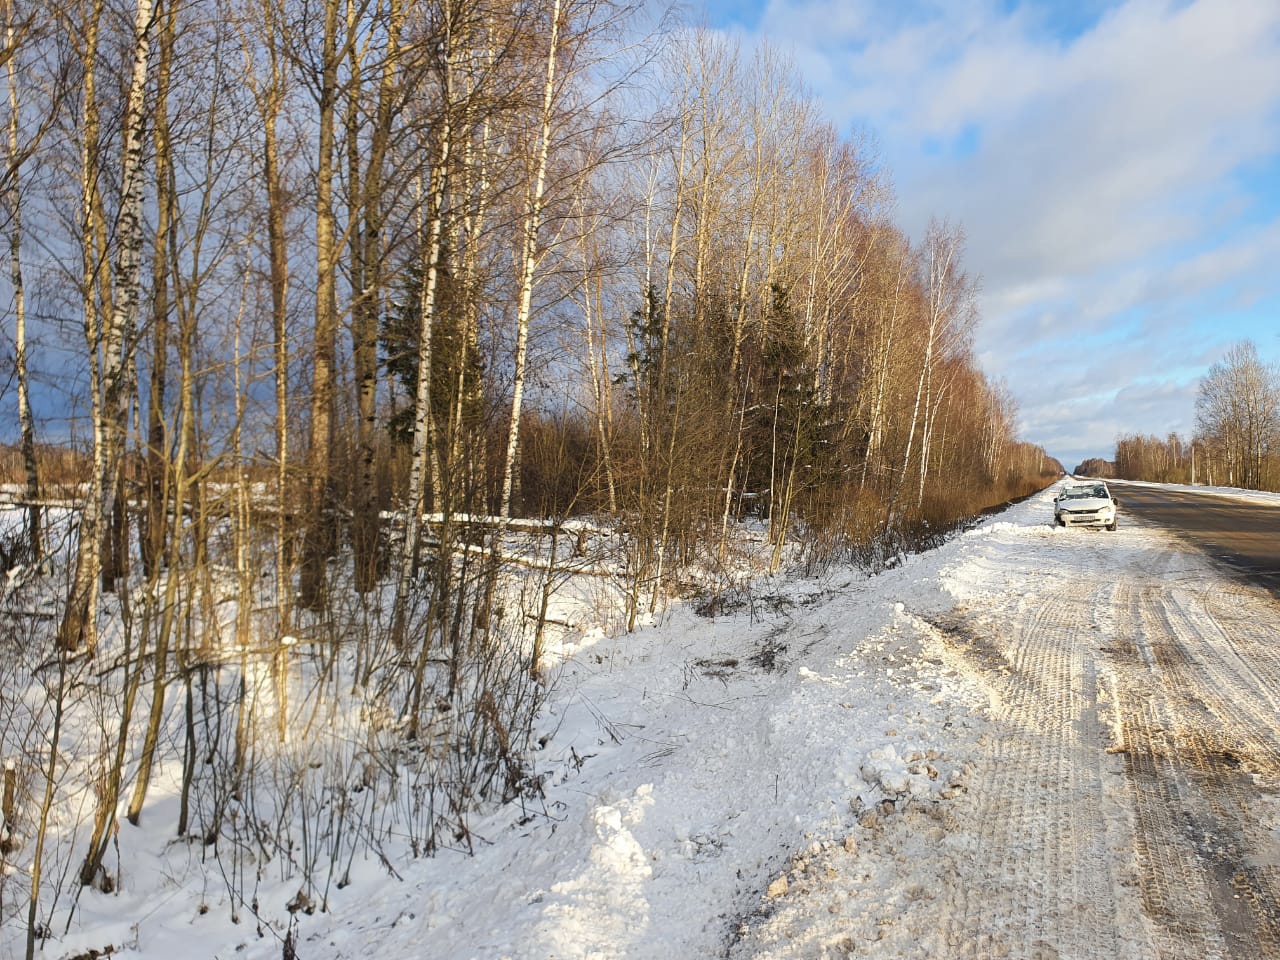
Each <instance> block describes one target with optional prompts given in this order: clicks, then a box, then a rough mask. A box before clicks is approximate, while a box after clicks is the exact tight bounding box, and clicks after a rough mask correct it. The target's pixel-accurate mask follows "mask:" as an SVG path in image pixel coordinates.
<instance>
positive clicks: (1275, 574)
mask: <svg viewBox="0 0 1280 960" xmlns="http://www.w3.org/2000/svg"><path fill="white" fill-rule="evenodd" d="M1109 486H1110V487H1111V491H1112V494H1113V495H1114V496H1115V497H1116V498H1117V499H1118V500H1119V501H1120V522H1121V523H1124V517H1125V515H1126V514H1129V515H1132V516H1135V517H1139V518H1141V519H1143V520H1150V521H1152V522H1154V523H1158V524H1160V525H1161V526H1164V527H1167V528H1169V529H1170V530H1171V531H1173V532H1175V533H1178V534H1179V535H1180V536H1182V537H1184V538H1185V539H1187V540H1188V541H1190V542H1191V543H1193V544H1195V545H1196V546H1197V547H1199V548H1200V549H1201V550H1203V551H1204V552H1205V553H1207V554H1208V555H1209V556H1211V557H1213V558H1214V559H1215V560H1218V561H1219V562H1221V563H1224V564H1226V565H1227V566H1228V567H1229V568H1230V569H1232V570H1234V571H1235V572H1236V573H1237V574H1239V575H1241V576H1243V577H1245V578H1246V579H1248V580H1250V581H1252V582H1253V583H1256V584H1258V585H1260V586H1265V587H1267V588H1269V589H1270V590H1271V591H1272V592H1273V593H1274V594H1276V596H1280V506H1274V505H1271V504H1264V503H1249V502H1247V501H1243V500H1235V499H1232V498H1229V497H1219V496H1214V495H1213V494H1210V493H1199V492H1188V491H1185V490H1168V489H1164V488H1160V487H1146V486H1139V485H1134V484H1128V483H1122V482H1120V481H1109Z"/></svg>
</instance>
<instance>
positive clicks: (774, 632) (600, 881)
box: [0, 488, 1252, 960]
mask: <svg viewBox="0 0 1280 960" xmlns="http://www.w3.org/2000/svg"><path fill="white" fill-rule="evenodd" d="M1198 489H1199V488H1198ZM1250 496H1252V495H1250ZM1052 497H1053V489H1052V488H1051V489H1050V490H1048V491H1045V492H1043V493H1041V494H1038V495H1036V496H1035V497H1032V498H1031V499H1029V500H1027V501H1024V502H1023V503H1021V504H1018V505H1016V506H1014V507H1012V508H1010V509H1009V510H1007V511H1006V512H1004V513H1003V514H1001V515H998V516H996V517H992V518H989V519H987V520H986V521H984V522H982V523H980V524H978V525H977V526H975V527H974V528H972V529H970V530H968V531H967V532H965V533H963V534H960V535H957V536H955V537H954V538H952V539H951V540H950V541H949V542H948V543H946V544H944V545H943V546H942V547H940V548H938V549H936V550H933V551H930V552H928V553H926V554H921V555H917V556H913V557H910V558H908V559H907V560H906V561H905V562H904V563H902V564H901V565H900V566H898V567H896V568H894V569H891V570H888V571H886V572H884V573H881V574H879V575H877V576H874V577H870V576H867V575H864V574H862V573H860V572H857V571H855V570H852V569H843V568H842V569H838V570H835V571H832V572H830V573H828V575H826V576H825V577H822V578H819V579H812V580H797V579H782V578H779V579H777V580H770V581H760V582H757V583H755V584H754V585H753V587H752V590H751V593H750V596H749V597H748V598H745V600H744V602H743V603H742V605H741V606H740V607H739V608H738V609H734V610H729V611H726V612H723V613H722V615H720V616H716V617H714V618H704V617H700V616H698V615H697V614H696V613H695V612H694V610H693V609H692V608H691V606H689V605H677V606H674V607H672V608H671V609H670V610H668V611H667V612H666V613H665V614H664V615H663V616H662V617H661V618H658V620H657V622H655V623H653V624H652V625H650V626H646V627H644V628H643V629H640V630H637V631H636V632H635V633H632V634H625V633H623V634H618V635H608V634H606V633H605V632H604V631H602V630H598V629H597V630H588V631H585V632H583V633H579V634H575V635H574V641H573V642H572V643H565V644H564V645H562V646H561V647H558V648H556V649H555V650H553V651H552V654H553V655H556V654H558V656H559V657H560V658H561V659H560V661H559V663H558V665H557V666H556V667H555V669H554V670H553V681H552V682H553V687H552V691H551V694H550V696H549V698H548V706H547V708H546V710H545V712H544V714H543V715H542V716H541V717H540V720H539V734H540V737H542V738H543V739H544V742H545V746H544V747H543V748H542V749H541V750H540V751H539V753H538V755H537V756H536V757H535V763H536V766H537V769H538V771H539V772H540V773H541V774H542V775H543V777H544V787H543V794H544V795H543V797H542V798H540V802H538V803H537V804H536V805H534V804H531V803H529V802H528V801H525V802H523V803H516V804H512V805H510V806H508V807H505V808H502V809H499V810H496V811H494V812H492V813H490V814H489V815H487V816H486V818H485V819H483V820H480V821H475V822H474V823H473V834H474V836H473V845H474V850H473V852H472V853H468V852H467V851H465V850H463V849H457V850H442V851H440V852H438V853H437V855H435V856H434V857H430V858H412V857H410V856H408V854H407V853H405V852H400V853H398V854H396V855H394V856H392V858H391V859H390V862H388V863H385V864H384V863H379V862H377V861H375V860H374V859H373V858H372V857H366V858H365V859H357V861H356V862H355V863H353V864H352V867H351V878H350V879H351V882H350V883H349V884H348V885H346V886H344V887H343V888H342V889H332V890H330V891H329V892H328V894H327V901H328V903H327V906H328V909H327V911H326V910H318V909H317V910H314V911H313V912H309V911H308V907H310V906H313V905H310V904H305V903H299V902H298V901H297V900H296V899H295V898H296V897H297V895H298V893H299V891H298V890H297V888H296V884H294V885H290V884H288V883H284V882H279V881H277V880H275V879H273V877H272V876H271V873H270V870H269V869H268V870H266V871H264V875H263V877H262V878H261V879H260V881H259V882H258V884H257V886H256V895H255V902H256V904H257V911H258V914H259V915H258V916H257V917H255V916H253V915H252V911H245V910H237V909H235V908H234V907H233V905H232V904H231V903H230V902H229V901H228V899H227V897H226V894H225V890H226V884H225V883H223V882H222V881H221V880H220V879H219V878H218V875H217V874H218V870H219V867H218V865H217V863H216V862H215V861H214V860H213V859H212V857H211V856H209V857H206V854H205V852H204V851H202V850H200V849H199V848H198V846H197V847H192V846H188V845H185V844H178V843H174V842H172V840H171V838H170V830H171V825H172V823H173V820H174V817H173V816H172V815H171V812H170V811H169V810H167V809H166V810H163V811H156V812H155V813H154V814H153V815H149V816H146V817H144V820H143V824H142V826H141V827H133V826H130V825H128V824H126V823H123V822H122V824H121V827H120V830H121V837H120V847H121V848H122V849H123V850H124V852H122V853H121V855H120V856H121V859H120V863H121V865H122V868H123V876H122V880H121V883H120V885H119V888H118V890H117V891H116V892H114V893H112V894H103V893H100V892H97V891H93V890H89V889H86V890H84V891H83V892H82V893H81V894H80V901H79V911H78V913H77V916H76V919H75V921H74V923H73V924H72V926H71V929H70V930H69V931H65V932H64V931H62V930H56V931H54V939H53V940H52V941H50V942H49V943H48V944H47V945H46V947H45V954H44V955H46V956H51V957H62V956H75V955H77V954H78V953H81V952H84V951H88V950H90V949H98V950H102V949H104V948H105V947H107V946H108V945H110V946H112V947H113V948H114V953H115V955H120V956H129V957H139V958H145V960H152V958H154V960H169V958H172V957H175V956H196V955H199V956H210V957H228V958H229V957H243V958H268V957H270V958H278V957H280V956H281V955H282V949H283V945H282V938H283V937H285V936H286V934H288V935H290V936H291V937H292V938H293V939H294V944H295V945H296V950H297V955H298V956H299V957H305V958H316V957H328V958H335V960H336V958H355V957H369V956H378V957H385V958H396V957H405V958H410V957H413V958H418V957H424V956H429V957H437V958H450V960H465V958H473V957H474V958H510V960H517V958H528V960H546V958H557V960H570V958H583V960H585V958H637V960H643V958H652V960H676V958H691V957H707V956H724V955H726V952H727V955H729V956H732V957H746V956H753V957H755V956H770V957H774V956H776V957H800V956H813V957H817V956H828V955H830V956H844V955H851V954H853V953H854V952H867V953H878V954H879V955H882V956H898V955H903V953H904V952H908V953H909V955H917V954H916V953H914V952H910V951H908V944H916V945H919V944H925V945H927V944H928V942H929V940H928V931H927V930H925V931H922V930H921V929H920V926H919V923H918V922H917V921H916V920H914V919H913V918H914V916H915V912H914V911H915V907H916V905H917V904H919V903H922V902H924V901H927V900H928V899H929V898H931V897H932V896H933V895H934V892H935V891H936V890H937V889H938V888H939V885H940V884H943V883H945V877H943V876H941V872H942V871H943V870H944V869H945V864H946V863H947V862H948V858H950V859H951V860H954V858H955V857H957V856H963V854H964V850H963V845H964V844H965V843H969V842H971V838H965V837H958V836H954V835H952V834H951V832H950V828H949V825H948V817H947V814H946V810H947V805H948V803H949V802H950V801H951V799H952V798H954V797H956V796H958V795H961V794H963V792H964V790H965V784H966V778H967V777H968V775H969V773H970V771H971V769H972V764H973V762H974V758H976V757H977V756H979V754H980V753H981V744H982V743H983V742H984V738H986V737H989V736H990V735H991V726H990V721H989V712H990V707H991V700H990V697H991V694H990V693H989V691H988V688H987V687H985V686H984V685H983V684H982V683H981V682H980V681H979V679H978V678H977V677H976V676H974V675H973V674H972V672H971V671H968V670H966V669H965V668H964V666H963V665H962V664H960V663H958V662H957V661H956V659H955V658H954V657H953V656H951V655H949V654H948V652H947V650H946V649H945V648H944V644H943V643H942V642H941V640H940V638H939V635H938V631H937V630H936V629H935V628H934V627H933V626H931V623H932V622H933V621H934V620H936V619H937V618H938V617H939V616H942V615H944V614H945V613H946V612H947V611H949V610H951V609H952V608H953V607H955V606H956V605H957V604H967V605H969V606H971V607H973V606H980V605H982V604H985V603H1004V604H1008V603H1016V602H1018V598H1020V597H1025V596H1027V595H1031V594H1035V593H1037V592H1041V591H1043V590H1044V589H1046V585H1047V584H1049V583H1052V581H1053V579H1054V578H1057V577H1063V576H1071V575H1072V574H1073V572H1077V573H1078V572H1081V571H1084V570H1086V569H1090V568H1092V567H1094V566H1096V565H1097V563H1098V562H1099V554H1100V551H1102V550H1104V549H1105V550H1106V551H1107V557H1108V562H1109V563H1112V564H1115V565H1117V566H1119V565H1123V564H1124V563H1125V562H1126V557H1127V556H1129V555H1130V554H1132V555H1134V556H1136V555H1138V554H1139V553H1140V552H1141V550H1142V549H1144V548H1145V547H1146V546H1148V545H1149V542H1150V541H1151V540H1152V539H1153V538H1158V537H1161V536H1163V534H1162V533H1160V532H1159V531H1158V530H1156V529H1154V528H1151V527H1147V526H1144V525H1143V524H1141V523H1137V522H1134V521H1131V520H1130V521H1128V522H1126V523H1124V524H1122V526H1121V529H1120V531H1118V532H1117V533H1099V532H1085V531H1067V530H1056V529H1055V528H1053V526H1052V522H1051V521H1052ZM1126 519H1127V518H1126ZM1027 555H1030V556H1032V557H1034V558H1036V560H1035V562H1034V563H1026V562H1024V559H1025V557H1026V556H1027ZM1015 558H1016V562H1015ZM571 615H572V617H573V618H574V619H575V620H577V621H579V622H580V621H581V618H582V616H583V613H582V611H581V609H578V610H575V611H573V612H572V614H571ZM553 616H555V614H554V613H553ZM564 616H566V617H568V616H569V614H565V615H564ZM155 796H156V797H157V798H158V799H157V800H156V802H157V803H160V804H170V805H171V804H176V802H177V801H176V797H175V796H174V795H173V794H172V793H170V794H169V795H168V796H166V795H165V794H164V791H163V789H162V788H161V787H160V786H159V785H158V787H157V789H156V791H155ZM460 846H462V845H461V844H460ZM942 853H945V854H946V856H941V854H942ZM393 871H394V875H393ZM291 902H292V903H293V905H294V907H295V908H300V909H296V912H290V910H289V904H290V903H291ZM21 935H22V931H20V930H16V929H11V930H6V931H4V932H3V934H0V957H3V958H8V957H11V956H18V955H20V953H21V945H22V939H21ZM918 949H924V948H923V947H918ZM918 955H929V954H927V953H920V954H918ZM933 955H944V954H942V953H938V954H933Z"/></svg>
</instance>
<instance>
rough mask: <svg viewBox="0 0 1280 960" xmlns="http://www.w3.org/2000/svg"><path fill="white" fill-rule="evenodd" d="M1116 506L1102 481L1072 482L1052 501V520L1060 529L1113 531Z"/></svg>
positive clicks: (1113, 498)
mask: <svg viewBox="0 0 1280 960" xmlns="http://www.w3.org/2000/svg"><path fill="white" fill-rule="evenodd" d="M1117 507H1119V503H1118V502H1117V501H1116V499H1115V497H1113V496H1111V491H1110V490H1108V489H1107V485H1106V484H1105V483H1103V482H1102V481H1101V480H1090V481H1088V482H1087V483H1072V484H1069V485H1068V486H1066V487H1065V488H1063V490H1062V491H1061V492H1060V493H1059V494H1058V495H1057V496H1056V497H1054V498H1053V521H1054V523H1056V524H1058V525H1059V526H1061V527H1106V529H1108V530H1114V529H1115V528H1116V509H1117Z"/></svg>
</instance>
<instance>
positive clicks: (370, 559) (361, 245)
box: [347, 0, 403, 593]
mask: <svg viewBox="0 0 1280 960" xmlns="http://www.w3.org/2000/svg"><path fill="white" fill-rule="evenodd" d="M402 22H403V12H402V6H401V3H400V0H390V9H389V11H388V17H387V49H386V51H385V54H384V60H383V62H382V76H381V80H380V81H379V85H378V105H377V112H376V115H375V120H374V125H373V130H372V132H371V135H370V138H369V142H368V153H369V160H368V164H367V166H366V168H365V175H364V191H363V196H362V198H361V208H362V210H361V215H362V216H363V218H364V227H363V230H362V231H359V232H356V233H355V234H354V235H353V237H352V248H353V254H354V256H353V260H355V262H356V263H358V265H359V270H358V272H356V271H355V269H354V266H353V272H354V273H355V275H357V276H359V277H360V278H361V282H360V283H359V284H358V285H357V288H356V290H355V303H354V305H353V308H352V318H351V326H352V329H351V335H352V339H353V340H354V341H355V345H354V356H353V358H352V359H353V363H354V367H355V379H356V410H357V418H356V478H355V487H354V490H353V494H354V497H353V499H354V503H353V509H352V518H353V520H352V543H353V547H354V554H355V557H354V564H355V584H356V589H357V590H359V591H360V592H362V593H367V592H368V591H370V590H372V589H373V588H374V587H375V586H376V585H377V582H378V572H379V560H378V541H379V535H380V531H379V526H380V524H379V519H378V518H379V512H378V496H377V492H378V476H377V450H378V443H377V439H378V433H379V428H378V422H377V417H378V315H379V308H380V306H381V303H382V295H383V290H382V285H383V268H382V259H383V254H384V250H383V238H382V231H383V220H384V212H383V209H384V204H385V200H384V197H383V177H384V166H385V164H386V157H387V151H388V147H389V145H390V140H391V133H392V129H391V127H392V121H393V120H394V114H395V111H394V104H393V99H394V97H395V94H396V78H397V73H398V71H399V58H400V31H401V26H402ZM352 56H353V59H354V53H353V54H352ZM353 69H354V64H353ZM351 102H352V104H353V105H354V104H355V103H356V102H357V98H356V96H355V95H354V94H353V95H352V97H351ZM363 146H364V145H363V143H362V141H361V140H360V138H359V137H357V136H353V135H350V134H349V136H348V144H347V149H348V150H350V151H351V153H352V161H351V167H352V172H353V173H355V172H356V171H357V169H358V159H357V158H358V155H359V151H360V150H361V149H363ZM355 182H356V180H354V179H353V180H352V183H353V184H354V183H355Z"/></svg>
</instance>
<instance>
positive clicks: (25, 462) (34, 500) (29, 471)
mask: <svg viewBox="0 0 1280 960" xmlns="http://www.w3.org/2000/svg"><path fill="white" fill-rule="evenodd" d="M4 16H5V46H6V47H7V48H8V50H9V57H8V62H7V63H6V64H5V66H6V68H7V72H8V80H9V141H8V143H9V150H8V157H7V158H6V160H7V163H6V167H7V169H6V176H5V183H6V184H7V190H6V194H7V195H6V197H5V205H6V206H7V207H8V212H9V282H10V284H11V285H12V287H13V310H14V322H15V329H14V341H15V343H14V354H15V355H14V365H15V367H16V368H17V369H16V373H17V378H18V422H19V424H20V428H21V431H22V441H21V442H22V466H23V470H24V472H25V473H26V481H27V489H26V498H27V545H28V552H29V554H30V562H32V563H35V564H38V563H39V562H40V560H41V558H42V556H43V553H44V543H43V537H42V536H41V530H40V518H41V508H40V504H39V500H40V472H39V469H38V467H37V464H36V427H35V418H34V417H33V416H32V413H31V381H30V375H29V371H28V367H27V308H26V299H25V294H24V291H23V286H22V190H21V184H22V158H21V155H20V151H19V142H18V118H19V112H18V110H19V105H20V104H19V97H18V72H17V71H18V64H17V59H16V51H17V47H16V44H17V41H18V31H17V26H16V24H15V23H14V4H13V0H5V4H4Z"/></svg>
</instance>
